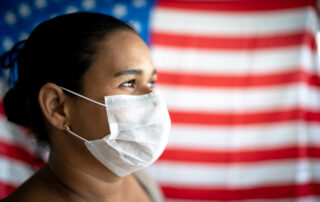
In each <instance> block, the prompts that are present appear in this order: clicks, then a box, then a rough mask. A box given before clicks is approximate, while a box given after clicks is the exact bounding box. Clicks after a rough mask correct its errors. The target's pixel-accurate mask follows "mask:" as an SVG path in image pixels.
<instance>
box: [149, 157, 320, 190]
mask: <svg viewBox="0 0 320 202" xmlns="http://www.w3.org/2000/svg"><path fill="white" fill-rule="evenodd" d="M319 169H320V162H319V161H315V160H313V161H307V160H300V161H275V162H268V163H254V164H238V165H214V164H195V163H193V164H187V163H174V162H164V161H161V162H156V163H155V164H153V165H152V166H151V167H149V168H148V169H147V170H148V172H150V173H151V175H152V176H153V177H154V178H155V179H156V180H157V181H158V182H160V183H163V184H165V185H175V186H179V185H180V186H184V187H185V186H191V187H196V186H217V187H219V186H223V187H226V186H227V187H229V188H231V187H232V188H245V187H250V186H259V185H260V186H263V185H269V184H281V183H307V182H311V181H312V180H316V181H319V180H320V172H319ZM168 173H169V174H168Z"/></svg>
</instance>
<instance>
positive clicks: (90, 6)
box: [81, 0, 96, 10]
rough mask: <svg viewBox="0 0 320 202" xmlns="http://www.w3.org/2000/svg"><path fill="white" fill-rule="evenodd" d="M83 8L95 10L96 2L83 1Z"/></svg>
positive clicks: (90, 0)
mask: <svg viewBox="0 0 320 202" xmlns="http://www.w3.org/2000/svg"><path fill="white" fill-rule="evenodd" d="M81 5H82V7H83V8H84V9H86V10H90V9H93V8H94V7H96V1H95V0H83V1H82V4H81Z"/></svg>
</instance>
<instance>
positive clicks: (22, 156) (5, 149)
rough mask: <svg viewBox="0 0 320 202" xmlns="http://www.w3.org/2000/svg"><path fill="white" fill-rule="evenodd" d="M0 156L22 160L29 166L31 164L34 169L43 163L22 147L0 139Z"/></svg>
mask: <svg viewBox="0 0 320 202" xmlns="http://www.w3.org/2000/svg"><path fill="white" fill-rule="evenodd" d="M0 156H4V157H6V158H11V159H14V160H18V161H22V162H24V163H27V164H28V165H30V166H33V167H34V168H35V169H38V168H40V167H42V166H43V165H44V162H43V161H42V160H41V159H39V158H36V157H35V156H34V155H32V154H31V153H30V152H28V151H26V150H25V149H23V148H22V147H19V146H16V145H12V144H9V143H6V142H4V141H0Z"/></svg>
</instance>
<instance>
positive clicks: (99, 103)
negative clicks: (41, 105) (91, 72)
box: [60, 86, 106, 107]
mask: <svg viewBox="0 0 320 202" xmlns="http://www.w3.org/2000/svg"><path fill="white" fill-rule="evenodd" d="M60 88H62V89H63V90H65V91H67V92H69V93H71V94H73V95H76V96H78V97H81V98H83V99H85V100H88V101H91V102H93V103H96V104H98V105H101V106H103V107H106V105H105V104H102V103H101V102H98V101H95V100H93V99H90V98H88V97H86V96H83V95H80V94H79V93H76V92H73V91H72V90H69V89H66V88H64V87H62V86H60Z"/></svg>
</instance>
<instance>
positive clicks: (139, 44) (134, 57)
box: [94, 31, 153, 72]
mask: <svg viewBox="0 0 320 202" xmlns="http://www.w3.org/2000/svg"><path fill="white" fill-rule="evenodd" d="M95 58H96V60H95V61H94V65H97V66H100V67H102V68H101V70H104V71H108V72H118V71H123V70H125V69H127V68H130V67H140V68H142V70H143V71H147V70H148V68H152V71H153V64H152V60H151V56H150V52H149V49H148V47H147V45H146V44H145V43H144V42H143V41H142V39H141V38H140V37H139V36H138V35H137V34H136V33H134V32H132V31H117V32H114V33H112V34H111V35H109V36H107V37H106V38H105V39H103V40H102V41H101V43H100V44H99V50H98V52H97V55H96V57H95Z"/></svg>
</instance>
